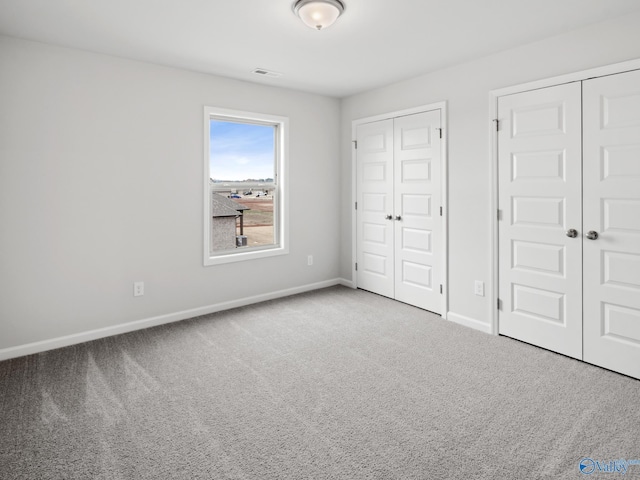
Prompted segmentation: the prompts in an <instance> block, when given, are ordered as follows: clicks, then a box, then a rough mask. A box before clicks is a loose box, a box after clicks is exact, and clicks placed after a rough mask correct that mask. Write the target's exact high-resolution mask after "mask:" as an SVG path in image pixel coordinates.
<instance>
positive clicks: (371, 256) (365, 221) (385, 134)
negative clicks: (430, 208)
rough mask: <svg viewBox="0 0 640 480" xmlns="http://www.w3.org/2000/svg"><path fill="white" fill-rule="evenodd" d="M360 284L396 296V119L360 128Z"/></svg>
mask: <svg viewBox="0 0 640 480" xmlns="http://www.w3.org/2000/svg"><path fill="white" fill-rule="evenodd" d="M356 138H357V142H358V150H357V159H356V165H357V167H356V168H357V183H356V188H357V202H358V210H357V222H356V223H357V225H356V235H357V260H356V261H357V263H358V273H357V275H358V287H359V288H362V289H364V290H369V291H370V292H374V293H378V294H380V295H384V296H387V297H391V298H393V296H394V275H393V269H394V247H393V242H394V239H393V227H394V221H393V219H392V215H393V208H394V207H393V120H384V121H380V122H375V123H368V124H364V125H360V126H358V128H357V132H356Z"/></svg>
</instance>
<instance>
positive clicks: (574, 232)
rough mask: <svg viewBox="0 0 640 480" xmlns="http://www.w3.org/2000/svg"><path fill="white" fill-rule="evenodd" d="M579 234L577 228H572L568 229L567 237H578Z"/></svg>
mask: <svg viewBox="0 0 640 480" xmlns="http://www.w3.org/2000/svg"><path fill="white" fill-rule="evenodd" d="M577 236H578V230H576V229H575V228H570V229H569V230H567V237H569V238H576V237H577Z"/></svg>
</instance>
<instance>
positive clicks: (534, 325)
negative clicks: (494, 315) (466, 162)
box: [498, 83, 582, 358]
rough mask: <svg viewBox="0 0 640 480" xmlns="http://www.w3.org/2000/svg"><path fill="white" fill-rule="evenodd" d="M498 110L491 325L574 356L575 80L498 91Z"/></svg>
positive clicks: (577, 261)
mask: <svg viewBox="0 0 640 480" xmlns="http://www.w3.org/2000/svg"><path fill="white" fill-rule="evenodd" d="M498 118H499V121H500V126H499V132H498V159H499V160H498V182H499V194H498V208H499V211H500V216H501V218H500V220H499V222H498V243H499V253H498V262H499V271H498V276H499V298H500V300H501V303H502V305H501V308H500V310H499V313H498V315H499V333H500V334H503V335H507V336H509V337H513V338H516V339H518V340H522V341H525V342H529V343H533V344H535V345H538V346H541V347H543V348H546V349H548V350H552V351H554V352H558V353H562V354H564V355H567V356H570V357H574V358H582V312H581V310H582V292H581V281H582V280H581V279H582V246H581V235H580V234H581V231H582V226H581V219H582V212H581V200H580V199H581V86H580V83H569V84H566V85H559V86H554V87H548V88H543V89H539V90H533V91H529V92H524V93H520V94H517V95H507V96H504V97H500V98H499V99H498ZM570 229H574V230H575V231H576V233H575V234H576V236H575V237H570V236H568V234H567V231H568V230H570Z"/></svg>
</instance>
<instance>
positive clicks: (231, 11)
mask: <svg viewBox="0 0 640 480" xmlns="http://www.w3.org/2000/svg"><path fill="white" fill-rule="evenodd" d="M344 1H345V3H346V11H345V13H344V15H343V16H342V17H341V18H339V19H338V21H337V22H336V23H335V24H334V25H333V26H332V27H331V28H329V29H327V30H323V31H320V32H319V31H315V30H312V29H310V28H309V27H307V26H305V25H304V24H303V23H302V22H301V21H300V20H299V19H298V18H297V17H295V16H294V14H293V12H292V9H291V6H292V3H293V0H226V1H223V0H103V1H97V0H0V33H2V34H5V35H11V36H15V37H21V38H25V39H31V40H37V41H42V42H47V43H53V44H58V45H63V46H68V47H75V48H80V49H85V50H89V51H93V52H99V53H106V54H111V55H116V56H120V57H126V58H131V59H135V60H142V61H147V62H152V63H157V64H162V65H169V66H175V67H180V68H185V69H189V70H195V71H199V72H206V73H213V74H217V75H223V76H227V77H232V78H238V79H243V80H248V81H253V82H258V83H266V84H271V85H279V86H283V87H288V88H294V89H299V90H304V91H309V92H315V93H320V94H324V95H330V96H336V97H344V96H347V95H351V94H353V93H358V92H362V91H365V90H369V89H371V88H375V87H378V86H382V85H386V84H389V83H392V82H395V81H398V80H403V79H406V78H410V77H413V76H416V75H419V74H422V73H426V72H430V71H434V70H438V69H440V68H443V67H447V66H450V65H453V64H456V63H461V62H464V61H467V60H470V59H472V58H475V57H478V56H484V55H488V54H491V53H495V52H498V51H501V50H506V49H509V48H512V47H515V46H518V45H523V44H526V43H529V42H533V41H536V40H540V39H542V38H545V37H549V36H553V35H557V34H561V33H563V32H566V31H568V30H572V29H576V28H580V27H583V26H586V25H588V24H591V23H596V22H599V21H602V20H606V19H609V18H614V17H618V16H622V15H625V14H627V13H629V12H632V11H635V10H640V1H638V0H391V1H390V0H344ZM256 67H261V68H266V69H270V70H275V71H277V72H281V73H282V74H283V76H282V77H281V78H279V79H271V78H263V77H258V76H257V75H255V74H252V73H251V71H252V70H253V69H254V68H256Z"/></svg>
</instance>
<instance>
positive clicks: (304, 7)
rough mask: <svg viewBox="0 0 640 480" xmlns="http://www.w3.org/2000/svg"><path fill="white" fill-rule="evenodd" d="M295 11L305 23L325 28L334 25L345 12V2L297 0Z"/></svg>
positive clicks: (334, 0) (321, 28) (335, 0)
mask: <svg viewBox="0 0 640 480" xmlns="http://www.w3.org/2000/svg"><path fill="white" fill-rule="evenodd" d="M293 11H294V12H295V14H296V15H297V16H298V17H300V20H302V21H303V22H304V23H305V25H307V26H309V27H311V28H313V29H315V30H323V29H325V28H327V27H330V26H331V25H333V22H335V21H336V20H337V19H338V17H339V16H340V15H342V13H343V12H344V3H342V2H341V1H340V0H296V2H295V3H294V4H293Z"/></svg>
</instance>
